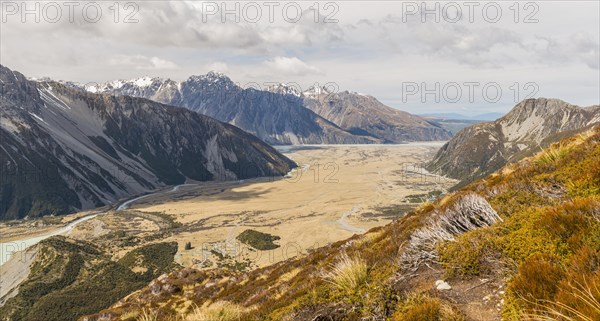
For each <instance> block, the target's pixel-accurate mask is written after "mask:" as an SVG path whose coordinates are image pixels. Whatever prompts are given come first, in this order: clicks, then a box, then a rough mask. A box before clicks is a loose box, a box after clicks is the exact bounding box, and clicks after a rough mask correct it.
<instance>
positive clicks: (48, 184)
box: [0, 66, 295, 219]
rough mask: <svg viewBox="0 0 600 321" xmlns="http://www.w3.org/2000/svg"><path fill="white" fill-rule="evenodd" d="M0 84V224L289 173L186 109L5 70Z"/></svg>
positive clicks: (255, 145)
mask: <svg viewBox="0 0 600 321" xmlns="http://www.w3.org/2000/svg"><path fill="white" fill-rule="evenodd" d="M0 81H2V83H1V85H2V93H3V95H2V97H1V100H0V109H1V111H2V113H1V114H0V116H1V119H0V120H1V125H2V126H1V127H0V135H1V136H2V137H1V138H2V140H1V141H0V147H2V148H1V149H0V159H2V164H0V166H1V167H0V170H1V171H2V173H3V184H2V186H0V196H1V199H2V200H3V202H2V208H0V214H1V215H2V216H0V219H6V218H23V217H26V216H41V215H48V214H53V213H56V214H64V213H69V212H72V211H75V210H81V209H88V208H93V207H99V206H102V205H106V204H110V203H112V202H114V201H116V200H118V199H120V198H122V197H126V196H131V195H134V194H139V193H144V192H147V191H150V190H154V189H157V188H160V187H163V186H166V185H173V184H181V183H183V182H185V181H186V180H188V179H190V180H197V181H206V180H232V179H245V178H251V177H258V176H272V175H275V176H283V175H285V174H286V173H287V172H288V171H289V170H290V169H291V168H292V167H294V166H295V164H294V163H293V162H292V161H291V160H289V159H287V158H286V157H284V156H283V155H281V154H280V153H279V152H277V151H276V150H275V149H273V148H272V147H271V146H268V145H266V144H264V143H263V142H262V141H260V140H258V139H257V138H255V137H253V136H251V135H249V134H247V133H245V132H244V131H242V130H240V129H239V128H237V127H235V126H231V125H228V124H224V123H221V122H219V121H217V120H214V119H212V118H209V117H206V116H203V115H201V114H198V113H193V112H191V111H189V110H187V109H184V108H178V107H173V106H167V105H163V104H159V103H156V102H154V101H151V100H147V99H143V98H132V97H128V96H112V95H108V94H94V93H88V92H85V91H82V90H78V89H73V88H71V87H69V86H66V85H62V84H59V83H55V82H35V83H34V82H30V81H28V80H27V79H26V78H25V77H24V76H23V75H21V74H19V73H18V72H13V71H12V70H10V69H8V68H6V67H4V66H0ZM23 180H28V181H30V182H29V184H23Z"/></svg>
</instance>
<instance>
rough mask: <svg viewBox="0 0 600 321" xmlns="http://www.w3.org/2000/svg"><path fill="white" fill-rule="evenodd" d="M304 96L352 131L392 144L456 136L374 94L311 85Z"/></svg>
mask: <svg viewBox="0 0 600 321" xmlns="http://www.w3.org/2000/svg"><path fill="white" fill-rule="evenodd" d="M302 97H303V98H304V104H305V106H306V107H307V108H309V109H311V110H312V111H314V112H315V113H317V114H319V115H321V116H322V117H324V118H325V119H327V120H329V121H331V122H333V123H334V124H336V125H338V126H340V127H341V128H343V129H345V130H347V131H349V132H351V133H355V134H360V135H369V136H372V137H377V138H380V139H383V140H384V141H386V142H391V143H401V142H407V141H430V140H448V139H450V138H451V137H452V133H451V132H450V131H448V130H447V129H445V128H443V127H442V126H441V125H440V124H438V123H436V122H433V121H429V120H426V119H424V118H423V117H419V116H415V115H412V114H409V113H407V112H404V111H401V110H398V109H395V108H391V107H388V106H386V105H384V104H383V103H381V102H380V101H379V100H377V99H376V98H375V97H373V96H369V95H365V94H360V93H355V92H349V91H343V92H339V93H331V92H328V91H327V90H326V89H325V88H311V89H309V90H308V91H306V92H304V93H303V94H302Z"/></svg>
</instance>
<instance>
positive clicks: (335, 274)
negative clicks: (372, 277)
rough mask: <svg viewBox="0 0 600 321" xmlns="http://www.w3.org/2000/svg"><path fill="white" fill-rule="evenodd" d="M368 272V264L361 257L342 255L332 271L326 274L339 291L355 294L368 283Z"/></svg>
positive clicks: (332, 267) (327, 278)
mask: <svg viewBox="0 0 600 321" xmlns="http://www.w3.org/2000/svg"><path fill="white" fill-rule="evenodd" d="M368 270H369V268H368V265H367V263H366V262H365V260H363V259H362V258H361V257H359V256H355V257H352V258H351V257H350V256H348V254H346V253H342V255H341V257H340V258H339V259H338V261H337V262H335V263H334V264H333V265H332V266H331V271H329V272H327V273H325V278H326V280H327V281H328V282H330V283H331V284H333V285H334V286H335V287H336V288H338V289H341V290H343V291H349V292H355V291H356V290H358V289H359V288H360V287H361V286H363V285H364V284H366V283H367V278H368V274H369V271H368Z"/></svg>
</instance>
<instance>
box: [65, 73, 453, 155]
mask: <svg viewBox="0 0 600 321" xmlns="http://www.w3.org/2000/svg"><path fill="white" fill-rule="evenodd" d="M74 85H75V86H79V87H82V88H84V89H86V90H87V91H90V92H102V93H111V94H117V95H127V96H134V97H143V98H148V99H151V100H154V101H157V102H161V103H165V104H168V105H173V106H179V107H185V108H188V109H190V110H193V111H196V112H199V113H201V114H204V115H207V116H210V117H213V118H215V119H218V120H220V121H223V122H226V123H229V124H232V125H235V126H237V127H239V128H241V129H243V130H245V131H247V132H249V133H251V134H253V135H255V136H257V137H258V138H260V139H262V140H263V141H265V142H267V143H269V144H273V145H280V144H369V143H404V142H408V141H422V140H446V139H449V138H450V137H451V133H450V132H449V131H447V130H446V129H444V128H442V127H441V126H440V125H439V124H437V123H435V122H433V121H428V120H426V119H424V118H422V117H419V116H415V115H411V114H409V113H406V112H402V111H399V110H396V109H393V108H391V107H387V106H385V105H383V104H382V103H381V102H379V101H377V100H376V99H375V98H373V97H371V96H366V95H362V94H358V93H350V92H342V93H331V92H327V91H324V90H321V88H319V87H311V88H309V89H308V90H307V91H305V92H300V91H297V90H294V88H292V87H290V86H287V85H285V84H280V85H276V86H271V87H269V88H267V89H266V90H257V89H254V88H242V87H240V86H238V85H237V84H235V83H234V82H233V81H232V80H231V79H229V78H228V77H227V76H225V75H223V74H221V73H216V72H209V73H208V74H206V75H201V76H191V77H189V78H188V79H187V80H185V81H183V82H176V81H173V80H170V79H162V78H150V77H142V78H138V79H132V80H127V81H124V80H118V81H112V82H107V83H104V84H96V85H87V86H84V85H77V84H74ZM315 92H316V93H317V94H315Z"/></svg>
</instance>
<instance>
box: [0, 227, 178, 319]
mask: <svg viewBox="0 0 600 321" xmlns="http://www.w3.org/2000/svg"><path fill="white" fill-rule="evenodd" d="M38 246H39V251H38V256H37V257H36V259H35V261H34V263H33V266H32V268H31V272H30V275H29V277H28V279H27V280H26V281H25V282H24V283H22V284H21V286H20V287H19V293H18V294H17V295H16V296H15V297H13V298H11V299H9V300H8V301H7V302H6V304H5V305H4V306H3V307H1V308H0V315H2V316H5V317H9V318H10V319H11V320H23V321H29V320H31V321H39V320H44V321H54V320H56V321H70V320H77V319H78V318H79V317H80V316H82V315H85V314H90V313H94V312H97V311H100V310H102V309H104V308H107V307H109V306H110V305H112V304H113V303H115V302H116V301H117V300H119V299H121V298H123V297H125V296H126V295H128V294H130V293H131V292H133V291H135V290H138V289H140V288H142V287H144V286H145V285H147V284H148V282H150V281H151V280H152V279H154V278H156V277H158V276H159V275H160V274H162V273H165V272H168V271H171V270H172V269H173V268H174V267H175V266H174V265H173V255H174V251H173V248H174V249H175V250H176V244H170V243H160V244H152V245H149V246H145V247H142V248H140V249H138V250H135V251H133V252H132V253H129V254H127V255H126V257H125V258H124V259H123V260H121V261H119V262H114V261H111V260H110V259H109V258H108V257H107V256H105V255H104V254H103V253H102V252H100V251H99V250H98V249H97V248H96V247H95V246H94V245H92V244H89V243H85V242H75V241H72V240H69V239H66V238H64V237H60V236H55V237H52V238H49V239H47V240H44V241H42V242H40V244H39V245H38ZM134 258H135V259H134ZM134 264H142V265H144V267H145V268H146V269H147V270H146V272H145V273H135V272H133V271H132V270H131V268H132V267H133V265H134Z"/></svg>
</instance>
